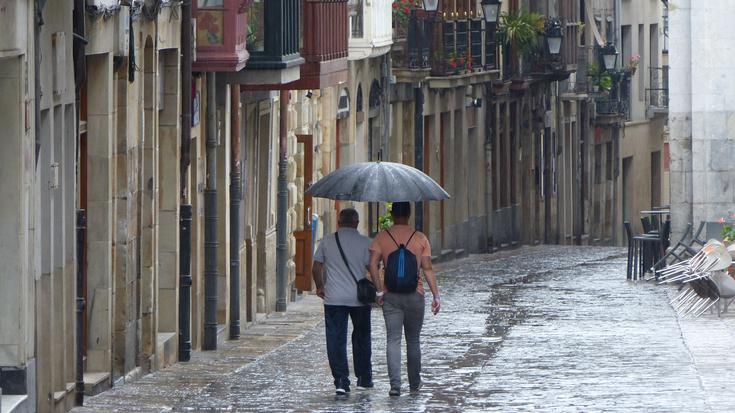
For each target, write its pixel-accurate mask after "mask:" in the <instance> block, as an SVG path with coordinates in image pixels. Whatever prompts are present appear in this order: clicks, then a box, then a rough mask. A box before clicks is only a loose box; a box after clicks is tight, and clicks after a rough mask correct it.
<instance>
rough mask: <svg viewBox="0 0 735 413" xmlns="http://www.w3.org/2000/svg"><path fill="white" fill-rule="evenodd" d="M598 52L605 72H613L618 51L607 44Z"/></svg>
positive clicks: (612, 45)
mask: <svg viewBox="0 0 735 413" xmlns="http://www.w3.org/2000/svg"><path fill="white" fill-rule="evenodd" d="M600 52H601V53H602V63H604V65H605V70H608V71H612V70H615V64H616V63H617V60H618V51H617V49H615V45H614V44H612V43H610V42H607V44H606V45H605V46H603V47H602V49H601V50H600Z"/></svg>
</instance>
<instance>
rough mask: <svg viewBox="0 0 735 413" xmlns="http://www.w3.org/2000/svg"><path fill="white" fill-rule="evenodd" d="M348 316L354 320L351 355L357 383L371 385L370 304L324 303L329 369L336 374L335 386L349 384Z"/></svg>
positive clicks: (346, 385) (347, 385)
mask: <svg viewBox="0 0 735 413" xmlns="http://www.w3.org/2000/svg"><path fill="white" fill-rule="evenodd" d="M348 316H349V317H350V318H351V319H352V357H353V362H354V366H355V376H357V385H358V386H360V385H368V384H370V383H372V381H373V367H372V361H371V357H372V347H371V345H372V343H371V338H370V306H368V305H366V306H361V307H349V306H343V305H325V306H324V322H325V324H326V332H327V357H328V358H329V368H330V369H331V370H332V376H333V377H334V386H335V387H342V388H345V387H347V388H349V386H350V378H349V376H350V371H349V368H348V365H347V317H348Z"/></svg>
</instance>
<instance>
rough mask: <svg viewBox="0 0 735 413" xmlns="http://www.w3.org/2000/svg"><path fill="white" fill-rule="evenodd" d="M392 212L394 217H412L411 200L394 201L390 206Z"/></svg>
mask: <svg viewBox="0 0 735 413" xmlns="http://www.w3.org/2000/svg"><path fill="white" fill-rule="evenodd" d="M390 214H391V215H393V218H410V217H411V203H410V202H394V203H393V205H391V208H390Z"/></svg>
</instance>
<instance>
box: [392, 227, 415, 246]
mask: <svg viewBox="0 0 735 413" xmlns="http://www.w3.org/2000/svg"><path fill="white" fill-rule="evenodd" d="M385 232H387V233H388V236H389V237H390V239H392V240H393V242H394V243H395V244H396V246H397V247H398V248H401V245H400V244H399V243H398V241H396V239H395V238H393V235H391V233H390V231H388V230H387V229H386V230H385ZM414 235H416V231H414V232H413V234H411V236H410V237H409V238H408V241H406V243H405V244H403V247H404V248H405V247H408V243H409V242H411V240H412V239H413V236H414Z"/></svg>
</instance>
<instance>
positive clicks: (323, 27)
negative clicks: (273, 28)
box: [288, 0, 349, 89]
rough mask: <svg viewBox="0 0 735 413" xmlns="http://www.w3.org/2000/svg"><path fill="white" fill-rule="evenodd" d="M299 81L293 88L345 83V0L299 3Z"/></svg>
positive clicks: (346, 29) (317, 87) (290, 85)
mask: <svg viewBox="0 0 735 413" xmlns="http://www.w3.org/2000/svg"><path fill="white" fill-rule="evenodd" d="M303 4H304V23H305V24H304V30H303V47H302V49H301V55H302V56H303V57H304V59H305V60H306V63H305V64H303V65H302V66H301V79H300V80H298V81H297V82H294V83H291V84H289V85H288V86H289V87H291V88H293V89H321V88H324V87H328V86H334V85H337V84H340V83H345V82H347V54H348V43H347V42H348V38H349V32H348V25H349V20H348V17H347V0H303Z"/></svg>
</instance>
